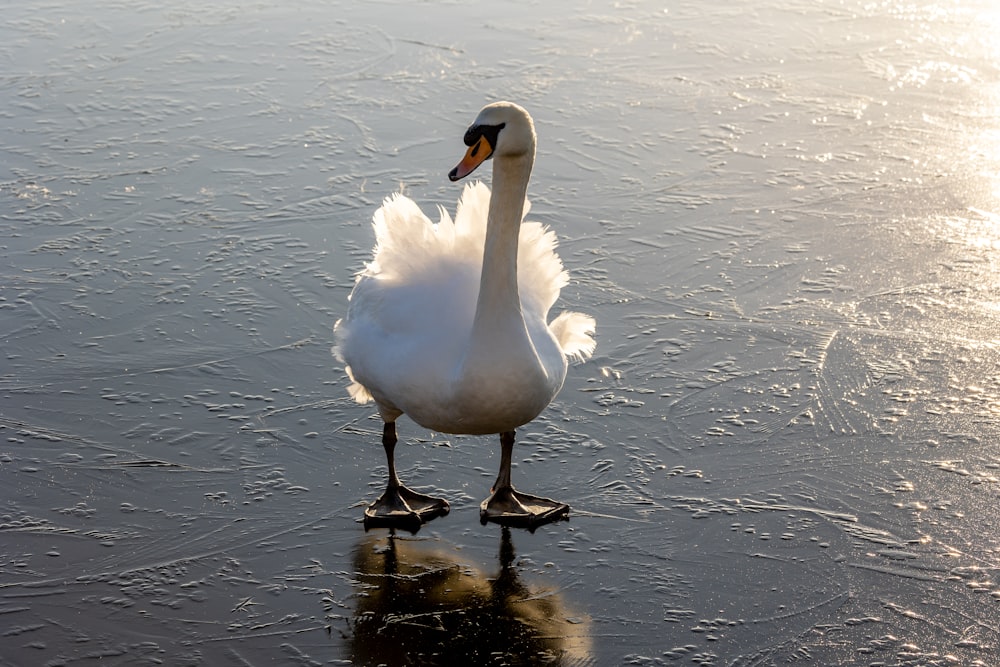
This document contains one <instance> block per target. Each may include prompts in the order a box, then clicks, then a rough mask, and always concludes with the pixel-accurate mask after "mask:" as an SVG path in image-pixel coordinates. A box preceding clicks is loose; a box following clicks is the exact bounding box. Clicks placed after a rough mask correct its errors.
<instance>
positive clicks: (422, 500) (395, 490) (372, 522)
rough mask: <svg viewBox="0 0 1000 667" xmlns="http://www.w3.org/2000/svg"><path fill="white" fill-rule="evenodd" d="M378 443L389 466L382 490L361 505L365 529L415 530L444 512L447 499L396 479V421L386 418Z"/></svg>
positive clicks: (446, 507) (447, 510)
mask: <svg viewBox="0 0 1000 667" xmlns="http://www.w3.org/2000/svg"><path fill="white" fill-rule="evenodd" d="M382 447H383V448H384V449H385V459H386V462H387V463H388V466H389V481H388V482H386V485H385V492H384V493H383V494H382V495H381V496H379V497H378V500H376V501H375V502H373V503H372V504H371V505H369V506H368V508H367V509H365V529H366V530H367V529H368V528H375V527H378V526H391V527H396V528H404V529H406V530H409V531H412V532H416V531H417V529H418V528H420V525H421V524H423V523H426V522H427V521H430V520H431V519H433V518H435V517H438V516H443V515H445V514H447V513H448V512H449V510H450V509H451V507H450V506H449V505H448V501H447V500H444V499H443V498H434V497H432V496H427V495H424V494H422V493H417V492H416V491H413V490H411V489H408V488H407V487H405V486H403V483H402V482H400V481H399V475H397V474H396V457H395V451H396V422H394V421H393V422H386V423H385V426H383V428H382Z"/></svg>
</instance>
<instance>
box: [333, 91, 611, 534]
mask: <svg viewBox="0 0 1000 667" xmlns="http://www.w3.org/2000/svg"><path fill="white" fill-rule="evenodd" d="M465 143H466V145H467V146H469V150H468V152H467V153H466V155H465V158H464V159H463V160H462V161H461V162H460V163H459V165H458V166H457V167H455V169H453V170H452V172H451V173H450V174H449V178H451V179H452V180H453V181H454V180H458V179H460V178H463V177H465V176H467V175H468V174H470V173H471V172H472V171H473V170H474V169H475V168H476V167H478V166H479V165H480V164H481V163H482V162H484V161H485V160H487V159H488V158H490V157H493V158H494V164H495V166H494V168H493V195H492V197H491V196H490V192H489V190H488V189H487V188H486V186H485V185H482V184H480V183H476V184H471V185H468V186H466V188H465V191H464V192H463V193H462V199H461V201H460V202H459V206H458V211H457V213H456V215H455V221H454V222H452V221H451V219H450V218H449V217H448V214H447V213H445V212H444V211H443V210H442V212H441V217H442V219H441V222H440V223H439V224H437V225H434V224H433V223H431V221H430V219H428V218H427V217H426V216H425V215H424V214H423V213H421V212H420V209H419V208H418V207H417V205H416V204H415V203H413V202H412V201H411V200H410V199H408V198H406V197H404V196H403V195H401V194H397V195H394V196H392V197H390V198H388V199H387V200H386V201H385V203H384V204H383V205H382V207H381V208H380V209H379V210H378V211H376V212H375V218H374V225H375V234H376V238H377V241H378V245H377V247H376V249H375V257H374V259H373V260H372V261H371V262H370V263H369V264H368V265H367V267H366V268H365V270H364V271H363V272H362V273H361V274H360V276H359V277H358V282H357V284H356V285H355V287H354V291H353V292H352V294H351V303H350V307H349V309H348V312H347V317H345V318H344V319H343V320H341V321H340V322H338V323H337V327H336V331H337V343H338V354H339V356H340V357H341V358H342V359H343V360H344V361H345V362H346V363H347V364H348V369H347V370H348V373H349V374H350V376H351V378H352V380H353V381H354V383H353V384H352V385H351V387H350V392H351V395H352V396H354V398H355V399H357V400H358V401H359V402H361V403H366V402H368V401H369V400H374V401H375V404H376V405H377V406H378V410H379V414H380V415H381V416H382V419H383V420H384V422H385V426H384V429H383V434H382V445H383V446H384V448H385V453H386V458H387V460H388V464H389V480H388V483H387V485H386V491H385V493H384V494H382V496H381V497H380V498H379V499H378V500H376V501H375V502H374V503H372V505H371V506H370V507H369V508H368V510H367V511H366V512H365V517H366V521H365V522H366V526H371V525H401V526H405V527H409V528H410V529H415V528H416V527H419V525H420V524H421V522H423V521H427V520H429V519H431V518H433V517H435V516H439V515H441V514H446V513H447V512H448V509H449V507H448V503H447V501H445V500H443V499H439V498H432V497H430V496H426V495H423V494H419V493H417V492H415V491H411V490H410V489H408V488H406V487H405V486H403V485H402V484H401V483H400V481H399V478H398V476H397V475H396V469H395V462H394V457H393V451H394V449H395V445H396V424H395V422H396V419H397V418H398V417H399V416H400V415H401V414H403V413H406V414H408V415H409V416H410V417H411V418H412V419H413V420H414V421H415V422H417V423H418V424H420V425H422V426H424V427H426V428H429V429H433V430H435V431H441V432H444V433H468V434H475V435H483V434H487V433H499V434H500V443H501V462H500V473H499V475H498V477H497V481H496V484H494V486H493V494H492V495H491V496H490V498H488V499H487V500H486V501H484V502H483V504H482V507H481V515H482V518H483V520H484V521H485V520H487V519H491V520H495V521H498V522H501V523H506V524H518V525H527V526H529V527H534V526H536V525H538V524H540V523H544V522H545V521H551V520H553V519H557V518H561V517H564V516H566V514H567V512H568V510H569V507H568V506H566V505H564V504H562V503H558V502H555V501H553V500H549V499H547V498H540V497H538V496H532V495H528V494H522V493H520V492H517V491H515V490H514V487H513V486H512V485H511V481H510V463H511V453H512V450H513V447H514V429H515V428H516V427H518V426H521V425H522V424H526V423H527V422H529V421H531V420H532V419H534V418H535V417H536V416H538V414H539V413H540V412H541V411H542V410H543V409H544V408H545V406H547V405H548V404H549V402H550V401H551V400H552V399H553V398H554V397H555V395H556V393H557V392H558V391H559V389H560V388H561V387H562V383H563V380H564V379H565V377H566V358H567V356H568V357H574V358H580V359H582V358H585V357H587V356H589V355H590V353H591V352H592V351H593V349H594V340H593V339H592V338H591V335H590V334H591V333H593V330H594V320H593V318H591V317H589V316H587V315H581V314H579V313H562V314H561V315H559V316H558V317H556V318H555V319H554V320H552V322H550V323H549V322H547V321H546V317H547V315H548V311H549V308H550V307H551V306H552V304H553V303H555V301H556V299H557V298H558V296H559V290H560V289H561V288H562V287H563V285H565V284H566V282H567V281H568V276H567V274H566V271H565V270H563V265H562V262H561V261H560V260H559V257H558V256H557V255H556V254H555V244H556V239H555V235H554V234H553V233H552V232H550V231H547V230H546V229H545V228H543V227H542V226H541V225H539V224H538V223H532V222H525V223H522V218H523V216H524V214H525V213H527V210H528V205H527V202H526V200H525V193H526V191H527V187H528V179H529V177H530V175H531V167H532V164H533V162H534V159H535V129H534V125H533V123H532V121H531V117H530V116H529V115H528V113H527V112H526V111H525V110H524V109H522V108H521V107H519V106H517V105H516V104H511V103H509V102H498V103H496V104H490V105H488V106H486V107H484V108H483V109H482V111H480V112H479V116H478V117H477V118H476V120H475V122H474V123H473V124H472V126H471V127H469V129H468V131H466V133H465Z"/></svg>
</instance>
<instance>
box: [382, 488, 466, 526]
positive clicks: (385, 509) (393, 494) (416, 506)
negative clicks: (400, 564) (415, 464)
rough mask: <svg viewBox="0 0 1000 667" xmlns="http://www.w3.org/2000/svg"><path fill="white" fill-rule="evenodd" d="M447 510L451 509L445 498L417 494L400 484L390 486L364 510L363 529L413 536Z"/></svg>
mask: <svg viewBox="0 0 1000 667" xmlns="http://www.w3.org/2000/svg"><path fill="white" fill-rule="evenodd" d="M450 511H451V506H450V505H449V504H448V501H447V500H445V499H444V498H435V497H433V496H428V495H424V494H423V493H417V492H416V491H413V490H412V489H408V488H406V487H405V486H403V485H402V484H400V485H398V486H390V487H389V488H387V489H386V490H385V493H383V494H382V495H381V496H379V497H378V500H376V501H375V502H373V503H372V504H371V505H369V506H368V507H367V508H365V530H368V529H369V528H403V529H404V530H408V531H410V532H411V533H415V532H417V531H418V530H419V529H420V526H422V525H423V524H425V523H427V522H428V521H430V520H431V519H434V518H437V517H439V516H444V515H445V514H447V513H448V512H450Z"/></svg>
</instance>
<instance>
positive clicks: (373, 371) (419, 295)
mask: <svg viewBox="0 0 1000 667" xmlns="http://www.w3.org/2000/svg"><path fill="white" fill-rule="evenodd" d="M482 187H484V188H485V186H482ZM469 189H470V188H469V187H467V188H466V192H468V191H469ZM488 195H489V193H488V190H487V202H488ZM464 199H465V198H464V197H463V200H464ZM474 199H475V198H474ZM471 204H472V205H473V206H475V205H476V202H475V201H472V202H471ZM372 224H373V227H374V230H375V239H376V246H375V252H374V257H373V259H372V261H370V262H369V263H368V264H367V265H366V266H365V268H364V269H363V270H362V271H361V272H360V273H359V274H358V277H357V282H356V283H355V286H354V290H353V291H352V292H351V296H350V304H349V307H348V311H347V316H346V317H344V319H343V320H341V321H339V322H337V324H336V326H335V333H336V341H337V345H336V347H335V348H334V354H335V355H336V356H337V358H338V359H340V360H341V361H343V362H344V363H345V364H347V365H348V374H349V376H350V378H351V380H352V384H351V386H350V387H349V388H348V391H349V393H350V394H351V396H352V397H353V398H354V399H355V400H357V401H358V402H359V403H364V402H367V401H369V400H371V398H372V393H373V392H376V393H377V390H378V388H379V387H388V386H396V385H399V386H406V385H407V384H408V383H409V382H411V381H413V378H416V377H423V379H424V380H429V379H430V378H429V376H428V375H427V373H429V372H430V371H431V370H432V369H439V370H438V372H446V370H447V369H448V367H449V363H448V361H449V359H450V355H454V354H455V353H456V350H459V349H461V346H460V342H461V341H462V340H463V338H462V337H463V336H464V337H466V338H467V337H468V333H469V330H470V329H471V326H472V319H473V315H474V313H475V301H476V294H477V293H478V290H479V274H480V272H481V270H482V254H483V250H482V248H483V243H482V241H481V240H480V241H479V243H478V250H477V249H476V236H477V235H476V234H475V233H474V231H475V230H474V229H473V228H472V227H470V228H469V229H458V228H457V227H456V225H455V223H453V222H452V220H451V218H450V217H449V216H448V214H447V213H446V212H445V211H443V210H442V211H441V221H440V222H439V223H438V224H436V225H435V224H434V223H432V222H431V220H430V219H429V218H428V217H427V216H426V215H424V214H423V212H421V210H420V208H419V207H418V206H417V204H416V203H414V202H413V201H412V200H411V199H409V198H408V197H405V196H403V195H401V194H395V195H393V196H391V197H388V198H387V199H386V200H385V202H384V203H383V204H382V206H381V207H380V208H379V209H378V210H377V211H376V212H375V215H374V216H373V220H372ZM467 227H469V226H468V225H467ZM411 376H412V377H411ZM385 398H386V397H381V398H379V400H380V401H382V400H383V399H385Z"/></svg>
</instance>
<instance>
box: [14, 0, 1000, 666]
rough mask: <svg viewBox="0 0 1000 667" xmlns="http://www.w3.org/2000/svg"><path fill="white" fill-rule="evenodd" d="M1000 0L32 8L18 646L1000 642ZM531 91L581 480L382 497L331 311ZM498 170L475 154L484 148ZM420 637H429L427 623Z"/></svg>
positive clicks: (305, 656) (694, 655) (507, 659)
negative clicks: (408, 514)
mask: <svg viewBox="0 0 1000 667" xmlns="http://www.w3.org/2000/svg"><path fill="white" fill-rule="evenodd" d="M998 35H1000V12H998V11H997V10H996V9H995V8H994V7H993V6H992V3H990V2H988V1H987V0H979V1H978V2H975V1H974V2H970V3H962V4H960V3H953V2H945V3H937V2H927V3H919V2H918V3H908V2H901V1H893V0H890V1H887V2H879V3H870V2H860V1H858V0H844V1H834V0H823V1H822V2H804V1H801V0H765V2H747V1H745V0H744V1H740V2H736V3H732V2H720V1H718V0H716V1H714V2H709V3H703V2H694V1H693V0H681V1H680V2H675V3H656V2H650V1H648V0H636V1H635V2H617V3H590V4H587V5H586V6H583V7H580V8H577V9H576V10H574V11H572V12H569V11H567V10H566V8H565V7H562V6H560V5H559V3H529V4H522V3H516V4H515V3H493V4H480V3H449V2H440V3H438V2H431V3H405V2H395V1H387V2H380V3H339V2H333V3H330V2H317V1H315V0H312V1H310V0H307V1H306V2H300V3H293V4H290V5H283V4H279V3H249V4H245V3H234V2H229V1H227V0H223V1H222V2H216V3H210V4H207V5H205V4H204V3H193V2H190V1H186V2H185V1H181V2H174V3H168V4H167V5H165V6H164V5H161V4H153V3H144V2H142V1H141V0H140V1H139V2H134V3H122V2H113V1H111V2H105V1H99V2H96V3H86V4H80V3H68V2H65V1H64V0H53V1H51V2H45V1H29V2H26V3H21V4H17V5H11V6H9V7H6V8H5V9H4V18H3V22H2V24H0V62H2V67H0V91H2V95H0V117H2V119H3V121H4V122H3V125H2V127H0V156H2V157H0V257H2V259H3V262H2V264H0V314H2V319H0V332H2V341H3V365H2V366H0V438H2V439H0V489H2V491H0V534H2V542H0V619H2V623H0V635H2V637H3V641H2V642H0V659H2V660H0V661H2V662H3V663H4V664H38V665H70V664H85V663H87V662H90V661H97V660H103V661H106V662H110V661H117V662H118V663H120V664H164V663H165V664H203V665H223V664H233V665H245V664H259V663H265V662H267V663H273V664H310V665H311V664H364V665H368V664H372V665H374V664H380V663H382V664H448V665H451V664H458V663H457V662H456V661H461V660H463V659H464V660H465V661H466V664H498V665H499V664H525V665H527V664H561V665H591V664H592V665H616V664H635V665H675V664H676V665H687V664H695V665H741V666H744V665H769V664H785V663H789V662H798V663H799V664H818V665H825V664H908V665H910V664H912V665H939V664H941V665H943V664H967V665H975V664H981V665H988V664H995V662H996V656H997V655H998V654H1000V621H998V620H997V619H998V618H1000V535H998V534H997V530H996V526H997V525H998V523H1000V509H998V507H1000V454H998V452H997V448H996V442H997V436H998V431H1000V429H998V423H1000V264H998V259H997V257H998V254H997V251H998V249H1000V66H998V64H997V63H1000V37H998ZM504 98H506V99H512V100H515V101H517V102H519V103H521V104H523V105H524V106H526V107H527V108H528V109H529V110H530V111H531V112H532V114H533V116H534V117H535V120H536V124H537V127H538V132H539V155H538V159H537V162H536V169H535V172H534V177H533V181H532V184H531V187H530V193H529V194H530V196H531V198H532V202H533V209H532V218H533V219H537V220H540V221H542V222H544V223H546V224H548V225H551V226H552V227H553V228H554V229H555V230H556V232H557V233H558V235H559V237H560V240H561V245H560V248H561V254H562V257H563V259H564V261H565V263H566V265H567V268H569V270H570V272H571V274H572V275H573V277H574V281H573V283H572V284H571V285H570V286H569V287H568V288H567V289H565V290H564V291H563V297H562V305H564V306H566V307H570V308H573V309H578V310H581V311H584V312H588V313H592V314H594V315H595V316H596V318H597V320H598V350H597V354H596V356H595V358H594V359H593V360H591V361H590V362H588V363H586V364H584V365H581V366H577V367H574V368H572V369H571V370H570V377H569V379H568V381H567V384H566V386H565V388H564V389H563V392H562V394H561V395H560V397H559V398H558V400H557V401H556V403H554V404H553V406H552V407H551V408H550V409H549V410H548V411H546V413H544V415H543V416H542V417H541V418H539V419H538V420H536V421H535V422H533V423H532V424H530V425H528V426H527V427H525V428H523V429H522V430H521V431H520V432H519V443H520V444H519V446H518V447H517V449H516V450H515V456H516V460H517V465H518V469H517V472H516V475H517V478H518V480H521V481H522V482H523V485H524V487H525V488H527V489H531V490H533V491H537V492H540V493H543V494H545V495H551V496H554V497H557V498H559V499H560V500H564V501H566V502H569V503H570V504H571V506H572V507H573V515H572V519H571V520H570V522H569V523H560V524H555V525H550V526H546V527H542V528H540V529H539V530H538V531H536V532H535V533H528V532H525V531H516V530H515V531H510V532H504V531H501V529H499V528H498V527H496V526H485V527H484V526H481V525H480V524H479V522H478V503H479V501H480V500H481V499H482V498H483V497H485V495H486V493H487V492H488V489H489V485H490V484H491V482H492V480H493V478H494V476H495V474H496V466H497V464H498V446H497V442H496V441H495V439H492V438H472V437H468V438H466V437H451V436H442V435H440V434H434V433H428V432H426V431H423V430H421V429H419V428H418V427H416V426H415V425H414V424H412V422H408V421H406V420H402V421H401V423H400V436H401V446H400V447H399V449H398V450H397V455H398V462H399V465H400V467H401V471H402V472H403V473H404V474H405V476H406V479H407V481H408V482H410V483H412V484H413V485H414V486H417V487H420V488H424V489H430V490H434V491H435V492H436V493H440V494H441V495H444V496H445V497H447V498H448V500H449V501H450V502H451V503H452V507H453V509H452V512H451V514H450V515H449V516H447V517H445V518H442V519H437V520H435V521H434V522H432V523H431V524H429V525H428V526H426V527H425V528H424V529H423V530H421V531H420V532H419V533H418V534H417V535H416V536H409V535H406V536H401V535H397V536H394V537H391V536H389V534H388V533H387V532H386V531H384V530H375V531H372V532H370V533H368V534H365V532H364V530H363V528H362V527H361V525H360V523H359V520H360V517H361V513H362V508H363V506H364V505H365V504H366V503H367V502H369V501H370V500H372V499H373V498H374V497H375V496H376V495H377V493H378V492H379V489H380V487H381V486H382V484H383V483H384V474H385V467H384V462H383V457H382V452H381V447H380V446H379V444H378V443H379V439H378V436H379V433H380V424H379V422H378V420H377V418H375V417H374V415H373V411H372V410H371V409H370V408H369V407H360V406H356V405H354V404H353V403H352V402H351V401H350V400H349V399H348V398H347V395H346V391H345V387H346V385H347V380H346V377H345V376H344V373H343V370H342V369H341V368H340V367H338V365H337V364H336V362H335V361H334V360H333V359H332V358H331V356H330V354H329V348H330V345H331V344H332V332H331V327H332V325H333V322H334V321H336V319H337V318H338V317H340V316H341V315H342V314H343V313H344V311H345V308H346V301H347V295H348V293H349V291H350V288H351V285H352V282H353V274H354V272H355V271H356V270H357V269H358V268H359V267H360V266H361V265H362V262H363V261H364V260H365V258H366V257H367V256H368V254H369V252H370V248H371V245H372V233H371V229H370V227H369V220H370V216H371V213H372V211H373V210H374V209H375V207H376V206H377V205H378V204H379V202H380V201H381V200H382V198H383V197H384V196H386V195H388V194H390V193H391V192H393V191H395V190H397V189H399V188H400V187H403V188H405V189H406V191H407V193H408V194H409V195H410V196H412V197H413V198H414V199H416V200H417V201H418V202H420V203H421V204H423V205H424V207H425V209H426V210H428V211H433V208H434V206H435V205H439V204H440V205H444V206H446V207H449V208H452V207H453V206H454V202H455V199H456V198H457V196H458V192H459V189H458V188H457V187H456V186H455V185H453V184H451V183H449V182H448V181H447V177H446V174H447V171H448V170H449V169H450V168H451V167H452V166H453V165H454V164H455V163H456V162H457V160H458V158H459V157H460V156H461V154H462V152H463V150H464V146H463V145H462V143H461V137H462V133H463V132H464V130H465V127H466V126H467V124H468V123H469V121H470V120H471V119H472V118H473V117H474V115H475V113H476V111H477V110H478V109H479V108H480V107H481V106H482V105H483V104H484V103H486V102H488V101H491V100H495V99H504ZM487 173H488V172H487ZM407 661H409V662H407Z"/></svg>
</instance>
